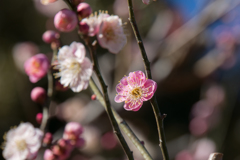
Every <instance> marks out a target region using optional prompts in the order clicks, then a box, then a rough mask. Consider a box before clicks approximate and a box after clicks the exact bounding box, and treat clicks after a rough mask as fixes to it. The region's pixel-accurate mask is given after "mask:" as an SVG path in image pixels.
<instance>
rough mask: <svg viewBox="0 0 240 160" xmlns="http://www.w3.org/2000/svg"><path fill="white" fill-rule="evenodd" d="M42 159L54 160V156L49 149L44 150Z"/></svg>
mask: <svg viewBox="0 0 240 160" xmlns="http://www.w3.org/2000/svg"><path fill="white" fill-rule="evenodd" d="M43 158H44V160H55V155H54V154H53V152H52V151H51V150H50V149H46V150H45V152H44V156H43Z"/></svg>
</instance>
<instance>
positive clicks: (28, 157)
mask: <svg viewBox="0 0 240 160" xmlns="http://www.w3.org/2000/svg"><path fill="white" fill-rule="evenodd" d="M42 137H43V132H42V131H41V130H40V129H37V128H34V127H33V125H32V124H30V123H21V124H20V125H19V126H18V127H17V128H13V129H11V130H10V131H8V133H7V134H6V137H5V140H6V142H5V147H4V150H3V157H4V158H5V159H6V160H32V159H34V158H35V157H36V156H37V152H38V150H39V148H40V147H41V142H42Z"/></svg>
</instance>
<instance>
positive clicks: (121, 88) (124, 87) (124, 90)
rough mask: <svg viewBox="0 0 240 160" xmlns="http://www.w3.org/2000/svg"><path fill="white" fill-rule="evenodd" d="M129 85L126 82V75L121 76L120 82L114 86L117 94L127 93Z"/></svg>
mask: <svg viewBox="0 0 240 160" xmlns="http://www.w3.org/2000/svg"><path fill="white" fill-rule="evenodd" d="M128 90H129V87H128V82H127V77H123V78H122V79H121V80H120V83H119V84H118V85H117V86H116V91H117V93H118V94H121V95H126V94H127V93H128Z"/></svg>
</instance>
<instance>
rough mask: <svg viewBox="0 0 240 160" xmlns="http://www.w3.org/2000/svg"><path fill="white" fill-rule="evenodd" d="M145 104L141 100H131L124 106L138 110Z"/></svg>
mask: <svg viewBox="0 0 240 160" xmlns="http://www.w3.org/2000/svg"><path fill="white" fill-rule="evenodd" d="M142 105H143V102H142V101H141V100H139V101H131V102H129V103H125V105H124V106H123V107H124V109H126V110H128V111H130V110H132V111H138V110H139V109H140V108H141V107H142Z"/></svg>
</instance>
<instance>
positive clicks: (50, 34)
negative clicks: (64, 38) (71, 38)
mask: <svg viewBox="0 0 240 160" xmlns="http://www.w3.org/2000/svg"><path fill="white" fill-rule="evenodd" d="M59 38H60V35H59V33H58V32H56V31H52V30H48V31H46V32H44V33H43V35H42V39H43V41H44V42H45V43H52V42H56V41H58V39H59Z"/></svg>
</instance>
